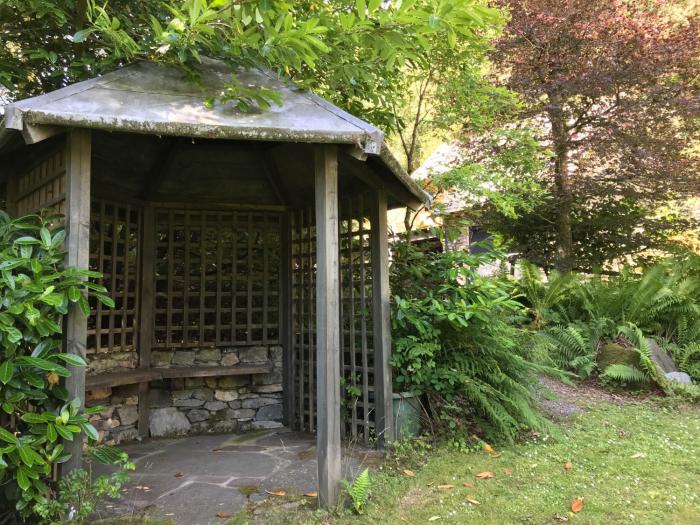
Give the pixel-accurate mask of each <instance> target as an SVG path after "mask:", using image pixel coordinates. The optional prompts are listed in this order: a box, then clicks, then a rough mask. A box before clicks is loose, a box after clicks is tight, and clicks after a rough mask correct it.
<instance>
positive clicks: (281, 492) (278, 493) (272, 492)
mask: <svg viewBox="0 0 700 525" xmlns="http://www.w3.org/2000/svg"><path fill="white" fill-rule="evenodd" d="M265 492H267V493H268V494H269V495H270V496H286V495H287V493H286V492H285V491H284V490H266V491H265Z"/></svg>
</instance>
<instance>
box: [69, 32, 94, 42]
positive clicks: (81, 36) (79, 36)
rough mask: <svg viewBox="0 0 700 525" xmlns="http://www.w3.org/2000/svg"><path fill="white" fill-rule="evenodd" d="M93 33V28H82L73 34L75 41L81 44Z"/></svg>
mask: <svg viewBox="0 0 700 525" xmlns="http://www.w3.org/2000/svg"><path fill="white" fill-rule="evenodd" d="M91 34H92V29H81V30H80V31H78V32H77V33H75V34H74V35H73V42H75V43H76V44H80V43H82V42H85V40H87V38H88V37H89V36H90V35H91Z"/></svg>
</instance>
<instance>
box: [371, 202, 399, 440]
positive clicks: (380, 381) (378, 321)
mask: <svg viewBox="0 0 700 525" xmlns="http://www.w3.org/2000/svg"><path fill="white" fill-rule="evenodd" d="M372 197H373V198H372V199H371V201H370V222H371V227H372V235H371V239H372V241H371V242H372V327H373V341H374V403H375V410H376V413H375V428H376V431H377V438H378V441H379V446H380V447H383V446H384V445H385V444H386V443H388V442H391V441H392V440H393V439H394V418H393V410H392V408H393V399H392V397H393V396H392V394H393V392H392V385H391V365H390V364H389V360H390V358H391V314H390V304H389V232H388V225H387V196H386V193H385V192H383V191H378V192H376V193H374V194H373V196H372Z"/></svg>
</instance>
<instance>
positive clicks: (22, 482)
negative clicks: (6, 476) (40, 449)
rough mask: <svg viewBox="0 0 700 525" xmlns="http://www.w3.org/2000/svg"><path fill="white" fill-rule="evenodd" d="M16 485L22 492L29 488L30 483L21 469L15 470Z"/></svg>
mask: <svg viewBox="0 0 700 525" xmlns="http://www.w3.org/2000/svg"><path fill="white" fill-rule="evenodd" d="M17 484H18V485H19V488H21V489H22V490H28V489H29V487H30V486H31V482H30V481H29V478H28V477H27V475H26V474H25V473H24V470H23V469H21V468H20V469H19V470H17Z"/></svg>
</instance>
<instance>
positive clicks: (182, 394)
mask: <svg viewBox="0 0 700 525" xmlns="http://www.w3.org/2000/svg"><path fill="white" fill-rule="evenodd" d="M192 394H194V391H193V390H173V391H172V392H171V395H172V398H173V401H177V400H178V399H189V398H191V397H192Z"/></svg>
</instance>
